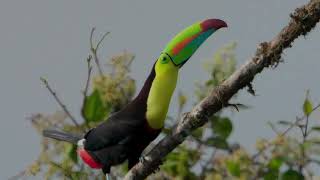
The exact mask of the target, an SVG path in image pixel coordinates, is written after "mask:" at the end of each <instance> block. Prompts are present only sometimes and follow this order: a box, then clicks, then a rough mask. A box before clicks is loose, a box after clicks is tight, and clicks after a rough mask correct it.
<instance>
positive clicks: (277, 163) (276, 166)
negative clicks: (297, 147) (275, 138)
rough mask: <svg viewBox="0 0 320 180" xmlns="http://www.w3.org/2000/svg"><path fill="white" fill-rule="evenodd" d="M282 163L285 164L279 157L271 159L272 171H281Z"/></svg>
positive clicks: (269, 165) (269, 164)
mask: <svg viewBox="0 0 320 180" xmlns="http://www.w3.org/2000/svg"><path fill="white" fill-rule="evenodd" d="M282 163H283V159H282V158H279V157H276V158H273V159H271V160H270V161H269V163H268V167H269V169H271V170H279V169H280V167H281V165H282Z"/></svg>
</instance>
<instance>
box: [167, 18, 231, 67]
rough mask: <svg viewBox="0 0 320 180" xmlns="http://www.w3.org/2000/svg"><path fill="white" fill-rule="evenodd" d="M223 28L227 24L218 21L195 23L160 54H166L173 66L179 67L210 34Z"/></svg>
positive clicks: (177, 36) (178, 35)
mask: <svg viewBox="0 0 320 180" xmlns="http://www.w3.org/2000/svg"><path fill="white" fill-rule="evenodd" d="M223 27H227V24H226V23H225V22H224V21H222V20H220V19H207V20H204V21H202V22H200V23H199V22H198V23H195V24H193V25H191V26H189V27H187V28H186V29H184V30H183V31H181V32H180V33H179V34H177V35H176V36H175V37H174V38H173V39H172V40H171V41H170V42H169V43H168V44H167V46H166V47H165V49H164V50H163V51H162V53H164V54H167V55H168V56H169V57H170V59H171V61H172V62H173V64H175V65H176V66H179V67H181V66H182V65H183V64H184V63H186V62H187V61H188V59H189V58H190V57H191V56H192V55H193V54H194V53H195V52H196V50H197V49H198V48H199V47H200V45H201V44H202V43H203V42H204V41H205V40H206V39H207V38H208V37H209V36H210V35H211V34H213V33H214V32H215V31H216V30H218V29H220V28H223Z"/></svg>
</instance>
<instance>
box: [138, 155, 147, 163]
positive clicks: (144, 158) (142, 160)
mask: <svg viewBox="0 0 320 180" xmlns="http://www.w3.org/2000/svg"><path fill="white" fill-rule="evenodd" d="M145 161H146V157H144V156H140V157H139V162H140V163H142V164H143V163H144V162H145Z"/></svg>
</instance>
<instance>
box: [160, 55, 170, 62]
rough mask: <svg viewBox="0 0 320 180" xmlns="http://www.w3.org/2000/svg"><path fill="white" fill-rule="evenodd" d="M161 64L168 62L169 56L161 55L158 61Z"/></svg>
mask: <svg viewBox="0 0 320 180" xmlns="http://www.w3.org/2000/svg"><path fill="white" fill-rule="evenodd" d="M160 62H161V63H162V64H167V63H168V62H169V58H167V57H166V56H163V57H162V58H161V61H160Z"/></svg>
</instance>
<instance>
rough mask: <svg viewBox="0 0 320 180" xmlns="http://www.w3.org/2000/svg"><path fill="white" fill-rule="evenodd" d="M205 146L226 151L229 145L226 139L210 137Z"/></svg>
mask: <svg viewBox="0 0 320 180" xmlns="http://www.w3.org/2000/svg"><path fill="white" fill-rule="evenodd" d="M206 144H207V145H209V146H214V147H216V148H219V149H228V148H229V144H228V142H227V141H226V139H224V138H221V137H211V138H209V139H208V140H207V141H206Z"/></svg>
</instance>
